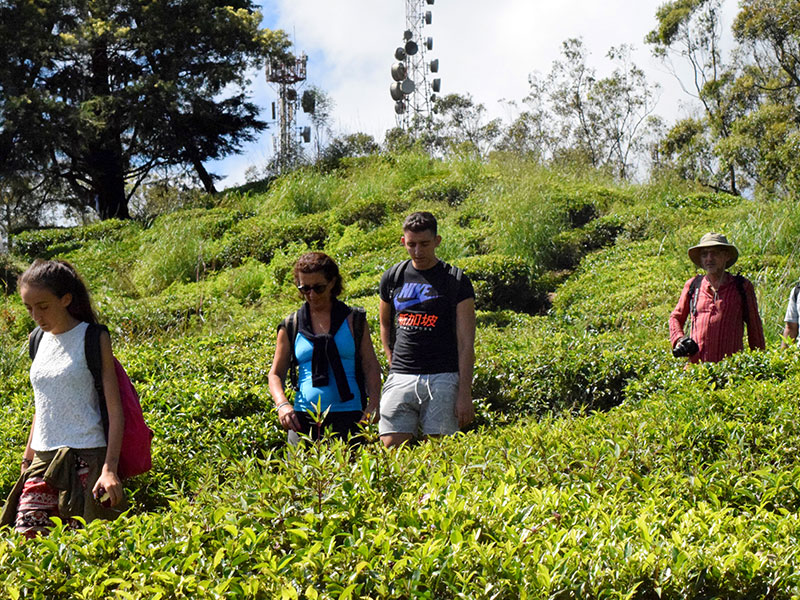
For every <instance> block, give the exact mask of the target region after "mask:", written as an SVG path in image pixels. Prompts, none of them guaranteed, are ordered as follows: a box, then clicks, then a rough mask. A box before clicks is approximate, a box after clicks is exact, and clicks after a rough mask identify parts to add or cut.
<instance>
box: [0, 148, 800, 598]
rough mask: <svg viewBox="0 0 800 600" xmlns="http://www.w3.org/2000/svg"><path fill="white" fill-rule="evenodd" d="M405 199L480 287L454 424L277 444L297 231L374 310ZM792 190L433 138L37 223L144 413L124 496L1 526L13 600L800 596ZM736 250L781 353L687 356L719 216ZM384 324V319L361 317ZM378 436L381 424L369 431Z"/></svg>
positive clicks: (16, 310)
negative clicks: (83, 521) (704, 260)
mask: <svg viewBox="0 0 800 600" xmlns="http://www.w3.org/2000/svg"><path fill="white" fill-rule="evenodd" d="M412 210H431V211H432V212H434V213H435V214H436V215H437V216H438V217H439V218H440V224H441V233H442V235H443V237H444V242H443V244H442V246H441V252H440V254H441V255H442V257H443V258H445V259H446V260H448V261H450V262H453V263H455V264H457V265H459V266H462V267H463V268H464V269H465V270H466V271H467V272H468V273H469V274H470V276H471V277H472V278H473V280H474V282H475V287H476V291H477V293H478V298H477V302H478V309H479V312H478V332H477V346H476V352H477V360H476V373H475V385H474V395H475V398H476V402H477V405H478V418H477V421H476V423H475V425H474V426H473V427H472V429H471V430H470V431H469V432H467V433H466V434H465V435H464V436H458V437H455V438H453V439H447V440H441V441H435V442H432V443H428V444H424V445H421V446H419V447H416V448H412V449H407V450H403V451H399V452H386V451H384V450H382V448H381V447H380V445H379V444H377V443H376V444H372V445H369V446H367V447H366V448H364V449H360V450H358V451H357V452H354V453H349V452H348V451H347V450H346V449H345V448H344V447H343V446H342V445H340V444H333V443H332V444H330V445H327V446H324V447H320V446H312V447H310V448H306V449H302V450H300V451H299V452H290V451H287V449H286V448H285V447H284V445H283V439H284V434H283V432H282V431H281V430H280V427H279V425H278V423H277V420H276V418H275V414H274V411H272V410H270V407H271V401H270V399H269V394H268V389H267V380H266V375H267V372H268V369H269V363H270V360H271V357H272V353H273V350H274V337H275V327H276V325H277V323H278V322H279V321H280V319H281V318H282V317H283V316H284V315H285V314H286V313H288V312H289V311H290V310H292V309H293V308H294V307H295V306H296V305H297V303H298V302H299V300H298V297H297V293H296V291H295V290H294V289H293V286H292V281H291V266H292V264H293V262H294V260H295V259H296V257H297V256H298V255H299V254H300V253H301V252H303V251H305V250H306V249H309V248H321V249H323V250H324V251H326V252H328V253H329V254H331V255H332V256H334V258H335V259H336V260H337V261H338V262H339V264H340V266H341V268H342V270H343V273H344V277H345V288H346V289H345V298H344V299H345V301H347V302H349V303H353V304H358V305H362V306H364V307H366V308H367V310H368V316H369V319H370V324H371V327H372V329H373V332H375V331H377V304H378V299H377V287H378V280H379V277H380V274H381V273H382V272H383V271H384V270H385V269H386V268H388V266H390V265H391V264H392V263H393V262H395V261H397V260H400V259H401V258H403V252H402V248H401V247H400V246H399V244H398V240H399V235H400V231H399V229H400V223H401V221H402V218H403V216H404V215H405V214H406V213H408V212H410V211H412ZM796 215H798V206H796V205H794V204H789V203H785V202H784V203H774V204H770V203H757V204H756V203H753V202H751V201H748V200H744V199H739V198H734V197H730V196H726V195H720V194H712V193H708V192H706V191H703V190H696V189H691V188H688V187H685V186H681V185H678V184H667V183H665V184H659V185H652V186H619V185H617V184H615V183H613V182H612V181H609V180H606V179H604V178H603V177H602V176H600V175H596V174H570V173H554V172H551V171H544V170H541V169H539V168H538V167H536V166H533V165H531V164H527V163H525V162H520V161H518V160H515V159H512V158H507V157H497V158H495V159H493V160H492V161H490V162H488V163H480V162H474V161H471V160H452V161H448V162H440V161H434V160H430V159H429V158H427V157H424V156H418V155H413V154H410V155H403V156H383V157H373V158H369V159H364V160H359V161H354V162H351V163H348V164H347V165H346V166H345V167H344V168H343V169H341V170H339V171H336V172H333V173H328V174H322V173H318V172H311V171H308V172H298V173H294V174H292V175H289V176H287V177H284V178H282V179H279V180H277V181H275V182H274V183H273V184H272V185H271V186H269V187H266V186H261V189H260V188H259V186H254V187H253V188H252V189H249V190H245V189H242V190H238V191H235V192H229V193H227V194H225V195H223V196H221V197H220V198H213V199H212V198H202V199H199V200H196V201H195V202H194V204H193V205H192V206H184V207H183V208H181V209H179V210H174V211H172V212H169V213H167V214H162V215H160V216H158V217H157V218H154V219H151V220H148V221H147V222H124V223H123V222H114V221H111V222H104V223H99V224H96V225H91V226H88V227H84V228H76V229H67V230H47V231H40V232H27V233H24V234H21V235H20V236H18V237H17V238H16V239H15V240H14V243H15V253H14V254H13V255H12V256H10V257H5V258H4V261H3V263H2V264H0V269H2V271H0V273H3V272H4V273H5V279H6V280H8V282H9V285H10V286H11V287H12V288H13V279H14V274H15V273H18V272H19V270H20V269H22V268H24V266H25V265H26V264H27V263H28V262H29V261H30V260H31V259H32V258H34V257H36V256H43V257H52V256H59V257H63V258H66V259H68V260H70V261H72V262H73V263H74V264H75V265H76V266H77V267H78V269H79V270H80V271H81V272H82V273H83V274H84V275H85V276H86V279H87V280H88V282H89V284H90V288H91V289H92V290H93V292H94V297H95V300H96V303H97V306H98V308H99V312H100V313H101V316H102V320H103V321H104V322H106V323H108V324H109V325H110V327H111V329H112V336H113V340H114V344H115V351H116V353H117V355H118V356H119V357H120V359H121V360H122V361H123V364H125V365H126V368H127V369H128V372H129V374H130V375H131V378H132V379H133V381H134V383H135V384H136V386H137V388H138V390H139V392H140V394H141V396H142V399H143V404H144V407H145V412H146V417H147V419H148V422H149V423H150V425H151V427H152V428H153V429H154V431H155V433H156V438H155V441H154V444H155V446H154V452H155V455H154V461H155V465H154V468H153V470H152V472H150V473H148V474H146V475H143V476H140V477H139V478H136V479H135V480H132V481H130V482H128V484H127V488H128V491H129V494H130V496H131V499H132V506H133V508H132V510H131V512H130V514H129V515H128V516H127V517H126V518H124V519H121V520H119V521H117V522H115V523H113V524H110V525H109V524H105V523H96V524H92V525H91V526H90V527H89V528H88V529H87V530H85V531H80V532H62V531H61V530H60V529H57V530H56V531H55V532H54V533H53V535H51V536H50V537H49V538H47V539H45V540H40V541H37V542H33V543H21V542H20V540H19V539H18V538H17V537H16V536H15V535H14V534H12V533H10V532H5V533H4V534H3V535H2V537H1V538H0V573H2V576H1V577H0V589H2V590H3V596H4V597H10V598H18V597H26V598H48V599H49V598H76V597H80V598H123V597H130V598H223V597H226V598H229V597H234V598H278V597H280V598H374V597H382V598H409V597H427V598H437V599H438V598H457V597H459V598H519V597H529V598H659V597H660V598H675V599H678V598H713V597H724V598H762V597H768V598H796V597H800V572H798V570H797V568H796V565H797V564H798V550H797V548H798V547H799V546H798V539H797V538H798V535H799V534H800V522H798V519H797V515H796V513H797V508H798V506H799V505H800V489H798V486H797V475H798V474H800V456H798V452H800V451H799V450H798V449H799V448H800V407H798V402H797V394H796V390H797V389H798V384H800V352H798V351H797V350H796V349H795V348H791V349H789V350H786V351H781V350H780V349H779V348H778V347H779V345H780V338H779V334H780V332H781V330H782V319H783V313H784V311H785V302H786V298H787V297H788V293H789V290H790V288H791V286H792V285H793V283H794V282H795V281H796V279H797V277H798V273H800V268H798V264H797V263H798V255H797V250H796V247H797V240H798V234H799V233H800V217H797V216H796ZM712 230H713V231H721V232H724V233H726V234H727V235H728V236H729V237H730V238H731V239H732V240H733V241H734V242H735V243H736V244H737V246H738V247H739V250H740V253H741V258H740V260H739V262H738V263H737V265H736V267H734V271H737V270H740V271H741V272H742V273H743V274H744V275H746V276H747V277H749V278H750V279H751V280H752V281H753V282H754V283H755V286H756V291H757V295H758V299H759V303H760V310H761V314H762V318H763V319H764V326H765V332H766V336H767V343H768V350H767V351H766V352H759V353H750V352H745V353H742V354H740V355H737V356H735V357H732V358H730V359H728V360H726V361H724V362H722V363H720V364H717V365H711V366H699V367H696V368H694V369H692V370H689V371H685V370H684V369H683V363H682V362H679V361H677V360H675V359H673V358H672V357H671V355H670V354H669V344H668V341H667V327H666V320H667V317H668V315H669V312H670V310H671V309H672V308H673V307H674V305H675V302H676V301H677V297H678V294H679V292H680V289H681V286H682V285H683V283H684V282H685V281H686V279H688V278H689V277H690V276H692V275H693V274H694V273H695V270H694V268H693V265H691V263H690V262H689V260H688V258H687V257H686V249H687V248H688V247H689V246H690V245H693V244H694V243H696V241H697V240H698V239H699V238H700V236H701V235H702V234H703V233H705V232H707V231H712ZM32 326H33V324H32V322H31V321H30V319H29V317H28V316H27V315H26V314H25V311H24V310H23V308H22V306H21V303H20V301H19V298H18V296H16V295H14V294H13V293H12V294H10V295H7V296H5V297H3V298H0V338H1V339H0V342H2V343H0V398H2V401H3V403H2V406H3V410H2V411H0V428H1V429H2V431H3V433H4V435H3V439H2V441H0V491H2V492H3V493H6V492H7V491H8V490H9V489H10V488H11V486H12V485H13V482H14V480H15V478H16V474H17V473H18V469H19V467H18V464H19V457H20V455H21V451H22V449H23V447H24V441H25V436H26V435H27V430H28V423H29V421H30V417H31V414H32V399H31V393H30V389H29V385H28V383H27V369H28V360H27V355H26V342H25V336H26V334H27V332H28V331H29V330H30V329H31V328H32ZM373 339H374V342H375V343H376V346H377V345H378V339H377V335H375V334H374V335H373ZM372 435H373V437H375V436H376V432H374V431H373V432H372Z"/></svg>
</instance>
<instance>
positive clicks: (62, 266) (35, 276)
mask: <svg viewBox="0 0 800 600" xmlns="http://www.w3.org/2000/svg"><path fill="white" fill-rule="evenodd" d="M22 286H27V287H41V288H45V289H47V290H50V291H51V292H52V293H53V294H54V295H55V296H56V297H57V298H63V297H64V296H66V295H67V294H70V295H71V296H72V300H71V301H70V303H69V306H67V312H69V314H71V315H72V316H73V317H75V318H76V319H78V320H79V321H85V322H87V323H97V316H96V315H95V312H94V308H92V299H91V297H90V296H89V290H88V288H87V287H86V284H85V283H84V282H83V279H82V278H81V276H80V275H79V274H78V271H77V270H76V269H75V267H73V266H72V265H71V264H69V263H68V262H67V261H65V260H43V259H41V258H37V259H36V260H34V261H33V263H32V264H31V266H30V267H28V268H27V269H26V270H25V272H24V273H23V274H22V275H20V277H19V279H18V280H17V288H18V289H20V290H21V289H22Z"/></svg>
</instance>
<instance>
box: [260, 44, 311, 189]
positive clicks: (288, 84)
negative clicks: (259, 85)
mask: <svg viewBox="0 0 800 600" xmlns="http://www.w3.org/2000/svg"><path fill="white" fill-rule="evenodd" d="M307 63H308V56H306V55H305V54H301V55H300V56H295V55H293V54H289V55H288V56H286V57H282V58H273V59H272V60H270V62H269V64H267V82H269V83H270V84H272V86H273V87H274V88H277V90H278V104H277V107H276V105H275V103H274V102H273V103H272V120H273V121H275V120H277V121H278V135H277V137H276V138H275V151H276V153H277V159H276V163H277V167H278V172H279V173H285V172H287V171H290V170H291V169H292V168H294V167H295V166H296V164H297V162H298V160H299V158H300V141H301V140H302V141H303V142H305V143H308V142H309V141H311V128H310V127H302V128H298V127H297V105H298V95H297V87H299V86H302V85H303V83H304V82H305V80H306V65H307ZM301 104H302V107H303V110H304V112H307V113H313V112H314V104H315V98H314V95H313V93H311V92H309V91H305V92H303V96H302V100H301Z"/></svg>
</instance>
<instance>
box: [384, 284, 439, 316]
mask: <svg viewBox="0 0 800 600" xmlns="http://www.w3.org/2000/svg"><path fill="white" fill-rule="evenodd" d="M432 293H433V295H432ZM438 297H439V294H436V290H434V289H433V286H432V285H431V284H430V283H404V284H403V287H402V288H400V292H399V293H398V294H397V295H395V298H394V309H395V310H396V311H398V312H400V311H401V310H405V309H406V308H411V307H412V306H416V305H418V304H422V303H423V302H427V301H428V300H434V299H436V298H438Z"/></svg>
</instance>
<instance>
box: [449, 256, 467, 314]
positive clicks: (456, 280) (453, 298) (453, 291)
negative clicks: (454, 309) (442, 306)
mask: <svg viewBox="0 0 800 600" xmlns="http://www.w3.org/2000/svg"><path fill="white" fill-rule="evenodd" d="M448 272H449V273H450V284H449V287H448V290H447V291H448V296H449V298H450V303H451V304H452V305H453V306H456V305H457V304H458V290H459V289H460V288H461V278H462V277H463V276H464V269H460V268H459V267H456V266H453V265H450V269H449V271H448Z"/></svg>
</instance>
